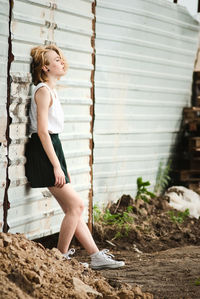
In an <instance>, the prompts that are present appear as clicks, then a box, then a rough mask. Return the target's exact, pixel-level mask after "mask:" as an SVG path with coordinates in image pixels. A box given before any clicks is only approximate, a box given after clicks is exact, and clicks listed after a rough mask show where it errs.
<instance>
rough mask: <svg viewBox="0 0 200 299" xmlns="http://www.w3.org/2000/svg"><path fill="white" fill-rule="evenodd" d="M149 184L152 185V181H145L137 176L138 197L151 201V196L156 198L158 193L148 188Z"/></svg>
mask: <svg viewBox="0 0 200 299" xmlns="http://www.w3.org/2000/svg"><path fill="white" fill-rule="evenodd" d="M147 186H150V182H149V181H146V182H143V180H142V178H141V177H139V178H137V194H136V197H135V198H136V199H142V200H143V201H145V202H149V198H154V197H155V196H156V195H155V194H154V193H153V192H150V191H148V190H147V188H146V187H147Z"/></svg>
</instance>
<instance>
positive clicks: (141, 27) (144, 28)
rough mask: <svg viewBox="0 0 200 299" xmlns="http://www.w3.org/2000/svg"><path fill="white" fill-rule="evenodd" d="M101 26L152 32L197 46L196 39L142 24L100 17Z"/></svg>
mask: <svg viewBox="0 0 200 299" xmlns="http://www.w3.org/2000/svg"><path fill="white" fill-rule="evenodd" d="M97 23H100V24H110V25H114V26H116V27H126V28H131V29H139V30H140V31H143V32H151V33H155V34H157V35H161V36H169V37H172V36H173V37H174V38H175V39H179V40H184V41H190V42H194V43H195V44H196V39H194V38H191V37H185V36H182V35H181V34H177V33H174V32H169V31H165V30H161V29H158V28H155V27H149V26H146V25H142V24H138V23H133V22H131V23H130V22H124V21H120V20H117V23H116V20H115V19H108V18H104V17H102V16H99V17H98V22H97Z"/></svg>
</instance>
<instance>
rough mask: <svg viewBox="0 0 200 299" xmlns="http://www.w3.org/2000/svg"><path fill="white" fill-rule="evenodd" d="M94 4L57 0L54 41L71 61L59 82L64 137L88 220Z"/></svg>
mask: <svg viewBox="0 0 200 299" xmlns="http://www.w3.org/2000/svg"><path fill="white" fill-rule="evenodd" d="M92 2H93V1H81V0H68V1H62V0H57V1H56V3H57V7H56V10H55V14H54V22H55V23H56V29H55V30H54V39H55V42H56V43H57V44H58V45H59V46H60V47H61V49H62V50H63V52H64V54H65V56H66V57H67V59H68V62H69V71H68V73H67V76H65V77H63V78H61V80H60V81H59V83H58V92H59V95H60V98H61V101H62V104H63V109H64V113H65V128H64V132H63V134H61V139H62V144H63V147H64V150H65V153H66V160H67V165H68V167H69V170H70V173H71V174H72V176H73V184H74V187H75V189H76V190H77V191H78V192H79V194H80V195H81V197H82V198H83V199H84V202H85V216H87V217H88V215H87V214H88V213H87V212H88V196H89V190H90V188H91V177H90V172H91V165H89V160H90V154H91V150H90V148H89V140H90V139H91V138H92V136H91V133H90V122H91V120H92V119H91V116H90V106H91V105H92V100H91V87H92V84H91V79H90V78H91V71H92V70H93V65H92V59H91V55H92V52H93V49H92V47H91V37H92V34H93V32H92V19H93V14H92Z"/></svg>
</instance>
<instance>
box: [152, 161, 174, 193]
mask: <svg viewBox="0 0 200 299" xmlns="http://www.w3.org/2000/svg"><path fill="white" fill-rule="evenodd" d="M171 163H172V161H171V160H170V161H169V162H168V164H167V165H165V166H164V162H162V161H161V162H160V163H159V167H158V172H157V175H156V184H155V187H154V192H155V193H156V194H157V195H159V194H162V193H163V191H164V190H165V189H166V187H167V186H168V184H169V182H170V180H171V178H170V176H169V172H170V171H171Z"/></svg>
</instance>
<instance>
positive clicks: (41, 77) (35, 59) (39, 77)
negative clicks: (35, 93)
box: [31, 44, 68, 85]
mask: <svg viewBox="0 0 200 299" xmlns="http://www.w3.org/2000/svg"><path fill="white" fill-rule="evenodd" d="M49 50H53V51H55V52H56V53H57V54H58V55H59V56H60V58H61V59H62V61H63V63H64V70H65V72H66V71H67V69H68V64H67V61H66V59H65V57H64V55H63V53H62V51H61V50H60V49H59V48H58V47H57V46H56V45H53V44H52V45H47V46H37V47H34V48H32V49H31V56H32V62H31V73H32V79H33V83H34V84H35V85H37V84H38V83H40V82H46V81H47V78H48V77H47V75H46V73H45V72H44V71H43V69H42V67H43V66H44V65H49V61H48V59H47V57H46V55H45V54H46V53H47V52H48V51H49Z"/></svg>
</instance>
